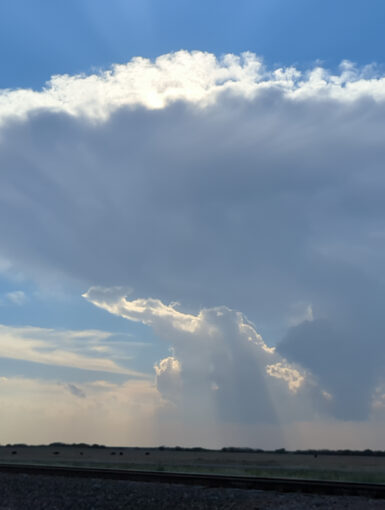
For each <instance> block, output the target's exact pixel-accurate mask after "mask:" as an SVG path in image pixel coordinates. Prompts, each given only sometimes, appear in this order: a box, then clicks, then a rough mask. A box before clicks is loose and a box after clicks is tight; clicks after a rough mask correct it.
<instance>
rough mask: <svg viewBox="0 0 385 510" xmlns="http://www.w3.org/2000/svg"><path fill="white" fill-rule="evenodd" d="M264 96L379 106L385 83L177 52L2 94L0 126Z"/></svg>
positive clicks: (371, 77)
mask: <svg viewBox="0 0 385 510" xmlns="http://www.w3.org/2000/svg"><path fill="white" fill-rule="evenodd" d="M271 89H276V90H280V91H282V92H283V93H284V95H285V96H286V97H289V98H292V99H297V100H301V99H309V98H312V97H316V98H322V99H326V98H332V99H338V100H340V101H355V100H357V99H359V98H360V97H363V96H368V97H370V98H372V99H374V100H376V101H383V100H384V99H385V78H384V77H382V76H376V73H375V70H374V69H373V68H371V67H368V68H365V69H362V70H359V69H357V68H355V67H354V65H353V64H352V63H350V62H348V61H346V62H343V63H342V64H341V66H340V73H339V74H332V73H330V72H329V71H327V70H326V69H323V68H322V67H315V68H314V69H312V70H310V71H306V72H301V71H299V70H297V69H295V68H294V67H287V68H277V69H273V70H270V69H267V68H266V67H265V66H264V65H263V61H262V59H261V58H259V57H257V56H256V55H255V54H253V53H250V52H245V53H243V54H242V55H241V56H237V55H233V54H228V55H224V56H223V57H221V58H217V57H216V56H215V55H213V54H211V53H205V52H200V51H195V52H187V51H178V52H175V53H170V54H167V55H162V56H160V57H158V58H157V59H156V60H155V61H151V60H148V59H145V58H140V57H137V58H134V59H133V60H132V61H130V62H128V63H127V64H120V65H114V66H113V67H112V68H111V69H110V70H107V71H101V72H99V73H98V74H93V75H89V76H87V75H77V76H69V75H58V76H54V77H52V78H51V79H50V80H49V81H48V82H47V84H46V85H45V87H44V88H43V89H42V90H41V91H34V90H25V89H19V90H2V91H0V123H1V122H5V121H6V120H7V118H9V117H10V116H25V115H26V114H28V113H29V112H32V111H34V110H38V109H48V110H50V111H54V112H63V113H68V114H70V115H79V116H86V117H89V118H91V119H94V120H105V119H106V118H107V117H108V116H109V115H110V114H111V113H112V112H114V111H116V110H118V109H119V108H122V107H125V106H129V107H133V106H137V105H141V106H144V107H146V108H151V109H152V108H155V109H156V108H164V107H165V106H167V105H169V104H170V103H172V102H175V101H181V100H182V101H188V102H191V103H193V104H197V105H200V106H205V105H207V104H211V103H213V102H215V100H216V97H217V95H218V94H220V93H222V92H230V93H233V94H236V95H241V96H242V97H248V98H250V99H251V98H255V97H256V96H257V95H258V94H259V93H260V92H262V91H266V90H271Z"/></svg>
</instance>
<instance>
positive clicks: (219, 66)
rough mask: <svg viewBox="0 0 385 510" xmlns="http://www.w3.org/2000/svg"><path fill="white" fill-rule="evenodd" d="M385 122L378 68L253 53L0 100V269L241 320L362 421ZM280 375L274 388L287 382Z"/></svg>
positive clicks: (373, 350) (377, 290)
mask: <svg viewBox="0 0 385 510" xmlns="http://www.w3.org/2000/svg"><path fill="white" fill-rule="evenodd" d="M384 121H385V78H384V77H383V76H382V75H378V74H376V71H375V69H373V68H366V69H358V68H355V67H354V66H353V65H351V64H349V63H346V62H345V63H344V64H343V65H342V66H341V70H340V73H339V74H332V73H330V72H328V71H327V70H324V69H321V68H315V69H311V70H309V71H305V72H299V71H298V70H296V69H294V68H287V69H275V70H274V69H273V70H269V69H266V68H265V67H264V66H263V64H262V62H261V60H260V59H259V58H257V57H255V56H254V55H252V54H245V55H243V56H241V57H236V56H226V57H223V58H222V59H217V58H216V57H215V56H213V55H210V54H207V53H201V52H195V53H188V52H178V53H175V54H170V55H166V56H163V57H160V58H159V59H157V60H156V61H154V62H150V61H148V60H145V59H135V60H133V61H132V62H129V63H128V64H127V65H123V66H116V67H114V68H112V70H110V71H107V72H104V73H100V74H99V75H92V76H74V77H70V76H62V77H55V78H53V79H52V80H51V82H49V83H47V85H46V87H45V89H43V90H42V91H39V92H35V91H26V90H19V91H3V92H2V93H1V96H0V126H1V127H0V167H1V169H2V173H1V186H0V238H1V240H2V242H1V249H0V258H1V260H2V261H5V262H2V265H3V266H4V267H8V266H7V261H10V263H11V264H13V266H14V268H15V270H17V271H19V270H20V271H23V272H24V273H25V274H28V276H30V277H31V278H34V279H35V281H37V282H40V283H41V282H44V280H45V279H46V278H48V279H49V281H52V280H53V279H54V278H56V279H57V278H63V279H64V278H65V279H66V280H67V281H68V282H71V284H73V285H76V286H77V288H80V287H81V288H83V289H84V288H88V287H89V286H91V285H100V286H105V287H112V286H116V285H118V286H127V287H131V288H132V289H133V296H132V302H134V301H135V297H137V296H153V297H154V296H155V297H157V298H159V299H160V300H161V302H163V303H167V302H171V301H174V300H175V301H180V302H183V304H184V306H186V307H187V309H189V310H191V311H192V312H191V315H192V316H193V317H196V316H197V311H199V310H201V309H213V308H215V307H217V306H218V305H226V306H227V307H228V308H230V309H236V310H241V311H242V312H243V313H245V314H246V315H247V316H248V317H250V318H251V319H252V320H253V321H254V322H256V323H257V324H258V325H259V327H260V329H262V330H264V331H266V332H268V336H267V338H269V341H271V343H272V344H273V343H274V344H276V345H277V352H280V353H281V355H282V356H284V357H285V358H286V359H288V360H290V361H291V362H292V363H300V364H301V365H302V367H303V368H304V369H305V370H308V371H310V372H311V373H312V374H313V377H314V378H315V379H316V380H317V383H318V384H319V386H320V387H322V388H324V387H325V386H327V388H326V391H327V392H328V393H330V394H333V395H335V399H336V401H337V402H338V403H337V404H336V406H335V409H336V413H337V414H338V415H339V416H340V417H342V418H344V419H364V418H366V417H367V416H368V415H369V414H370V412H371V411H370V410H371V408H372V407H371V403H372V399H373V394H374V392H375V389H376V388H378V387H381V385H382V383H383V379H384V373H383V367H384V366H385V364H384V360H385V349H384V346H383V341H382V332H383V330H384V326H385V324H384V319H383V317H384V314H383V309H382V303H383V300H384V294H385V286H384V279H383V276H382V275H383V274H384V260H385V223H384V220H383V218H384V217H385V205H384V200H383V196H384V193H385V179H384V170H383V169H384V167H385V149H384V147H385V143H384V134H383V125H384ZM8 271H9V269H8ZM299 303H301V306H302V307H303V312H301V313H299V312H298V304H299ZM147 304H148V303H147ZM293 310H296V312H295V317H294V318H293V316H292V315H291V313H292V311H293ZM309 311H310V312H311V313H310V312H309ZM298 317H303V319H304V320H302V324H301V323H298ZM175 320H176V319H175ZM300 322H301V321H300ZM293 324H295V326H293ZM190 326H191V325H190ZM190 326H189V327H190ZM288 326H292V327H291V329H288ZM325 335H326V337H325ZM264 336H266V335H265V333H264ZM270 339H271V340H270ZM320 353H321V354H322V355H320ZM277 363H281V361H277V362H276V363H272V364H271V366H272V367H275V368H271V369H270V372H271V373H270V375H269V377H270V379H274V377H275V376H274V374H275V375H277V373H282V374H284V373H286V376H287V381H286V382H288V381H289V380H290V377H289V376H288V375H287V372H285V371H280V370H279V368H280V365H279V364H278V365H277ZM169 365H170V367H172V366H173V364H172V363H169ZM167 366H168V365H167ZM281 368H282V367H281ZM159 370H162V367H161V366H160V367H159ZM329 374H331V375H330V376H329ZM275 379H277V378H276V377H275ZM352 388H354V395H355V401H352V399H351V398H350V397H349V395H350V394H351V393H352ZM337 410H338V412H337Z"/></svg>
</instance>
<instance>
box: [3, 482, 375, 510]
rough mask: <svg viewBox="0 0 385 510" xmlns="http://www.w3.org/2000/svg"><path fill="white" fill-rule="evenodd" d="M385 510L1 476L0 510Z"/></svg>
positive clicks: (303, 497)
mask: <svg viewBox="0 0 385 510" xmlns="http://www.w3.org/2000/svg"><path fill="white" fill-rule="evenodd" d="M216 508H218V509H221V510H228V509H237V510H238V509H241V510H243V509H245V510H257V509H258V510H259V509H265V508H270V509H287V510H297V509H301V510H302V509H303V510H305V509H306V510H312V509H321V508H325V509H330V510H333V509H342V508H344V509H347V510H362V509H364V510H371V509H384V510H385V500H371V499H368V498H361V497H345V496H318V495H313V494H294V493H290V494H283V493H276V492H264V491H256V490H249V491H247V490H239V489H209V488H203V487H195V486H183V485H170V484H159V483H142V482H127V481H119V480H97V479H84V478H64V477H53V476H36V475H22V474H4V473H0V510H21V509H23V510H24V509H28V510H35V509H36V510H91V509H92V510H109V509H111V510H118V509H124V510H128V509H135V510H136V509H138V510H139V509H148V510H162V509H172V510H173V509H177V510H184V509H195V510H205V509H216Z"/></svg>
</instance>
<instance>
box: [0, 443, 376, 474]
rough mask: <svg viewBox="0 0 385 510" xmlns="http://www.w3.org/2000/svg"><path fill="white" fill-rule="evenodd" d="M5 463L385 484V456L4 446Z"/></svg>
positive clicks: (0, 451) (0, 455) (0, 453)
mask: <svg viewBox="0 0 385 510" xmlns="http://www.w3.org/2000/svg"><path fill="white" fill-rule="evenodd" d="M0 462H1V463H7V464H8V463H21V464H40V465H41V464H43V465H58V466H60V465H61V466H78V467H103V468H120V469H140V470H141V469H143V470H154V471H175V472H190V473H191V472H195V473H218V474H219V473H221V474H238V475H250V476H266V477H288V478H307V479H318V480H340V481H354V482H372V483H385V456H374V455H341V454H340V455H331V454H321V453H318V454H317V455H311V454H303V453H274V452H273V453H267V452H226V451H214V450H199V451H193V450H183V449H180V450H179V449H177V450H175V449H158V448H112V447H95V448H94V447H85V448H81V447H78V446H76V447H74V446H2V447H0Z"/></svg>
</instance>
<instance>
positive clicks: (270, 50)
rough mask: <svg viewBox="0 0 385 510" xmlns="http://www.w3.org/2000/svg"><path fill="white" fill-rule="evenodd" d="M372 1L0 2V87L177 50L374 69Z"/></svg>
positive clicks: (377, 39) (376, 26) (379, 7)
mask: <svg viewBox="0 0 385 510" xmlns="http://www.w3.org/2000/svg"><path fill="white" fill-rule="evenodd" d="M384 15H385V6H384V4H383V2H382V1H381V0H368V1H367V2H365V3H363V2H362V1H360V0H351V1H349V2H348V1H346V0H341V1H338V2H336V1H333V0H311V1H308V0H290V1H285V0H256V1H250V0H240V1H239V2H237V3H235V2H233V1H231V0H225V1H223V2H215V1H213V2H204V1H200V0H198V1H195V2H190V1H188V0H182V1H180V0H165V1H162V2H157V1H156V0H152V1H150V0H141V1H139V0H133V1H128V0H111V1H110V2H108V3H107V2H105V1H104V0H88V1H87V0H68V1H67V2H64V3H63V2H57V1H54V2H51V1H49V0H39V1H36V2H33V3H31V2H28V1H27V0H5V1H4V2H2V3H1V6H0V48H1V50H0V51H1V53H0V55H1V62H2V72H1V77H0V80H1V81H0V86H1V87H2V88H6V87H33V88H40V87H41V86H42V85H43V84H44V82H45V81H46V80H47V79H48V78H49V77H50V76H51V75H53V74H65V73H68V74H76V73H82V72H86V73H88V72H90V71H92V70H93V69H95V68H96V69H98V68H108V67H110V65H111V64H112V63H125V62H127V61H128V60H130V59H131V58H132V57H134V56H138V55H139V56H144V57H149V58H155V57H157V56H158V55H161V54H163V53H169V52H171V51H176V50H179V49H187V50H202V51H208V52H212V53H215V54H216V55H220V54H223V53H236V54H239V53H241V52H243V51H252V52H255V53H256V54H258V55H261V56H263V58H264V59H265V61H266V62H267V63H268V64H270V65H274V64H278V65H292V64H296V65H297V66H300V67H301V66H302V67H308V66H309V65H312V64H313V63H314V62H315V61H321V62H323V63H324V65H325V66H326V67H330V68H334V67H335V66H337V65H338V64H339V63H340V62H341V61H342V60H345V59H348V60H351V61H353V62H356V63H358V64H360V65H367V64H370V63H372V62H376V63H378V64H383V61H384V58H383V50H382V48H383V30H382V20H383V19H384Z"/></svg>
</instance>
